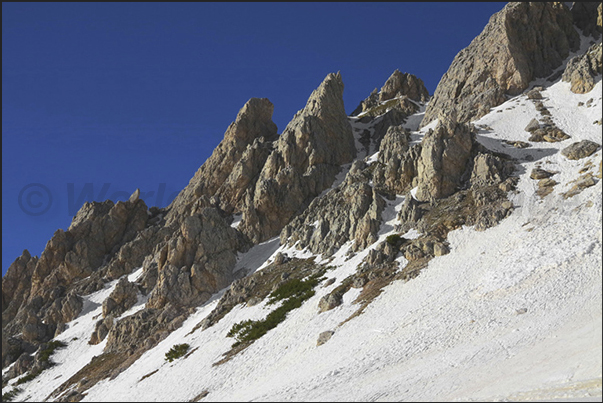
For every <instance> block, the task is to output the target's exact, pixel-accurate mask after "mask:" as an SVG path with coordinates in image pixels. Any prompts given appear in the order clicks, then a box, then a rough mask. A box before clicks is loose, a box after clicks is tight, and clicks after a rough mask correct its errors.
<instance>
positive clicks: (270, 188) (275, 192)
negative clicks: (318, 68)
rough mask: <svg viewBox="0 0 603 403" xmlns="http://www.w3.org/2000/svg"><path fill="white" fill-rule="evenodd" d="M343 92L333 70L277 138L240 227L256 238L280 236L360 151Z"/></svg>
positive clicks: (250, 193) (251, 191)
mask: <svg viewBox="0 0 603 403" xmlns="http://www.w3.org/2000/svg"><path fill="white" fill-rule="evenodd" d="M342 96H343V82H342V80H341V75H340V74H339V73H337V74H329V75H328V76H327V77H326V78H325V80H324V81H323V82H322V84H321V85H320V86H319V87H318V88H317V89H316V90H314V92H312V95H311V96H310V98H309V99H308V102H307V104H306V107H305V108H304V109H303V110H301V111H299V112H298V113H297V114H296V115H295V117H294V118H293V120H291V122H290V123H289V124H288V125H287V127H286V128H285V130H284V131H283V133H282V134H281V136H280V137H279V138H278V140H276V141H275V142H274V144H273V145H274V150H273V151H272V152H271V153H270V155H269V156H268V159H267V160H266V163H265V165H264V166H263V168H262V170H261V172H260V174H259V178H258V180H257V182H256V184H255V187H254V188H251V189H249V190H248V191H247V193H246V199H245V202H244V208H243V218H242V222H241V224H240V225H239V227H238V228H239V230H240V231H241V232H243V233H244V234H245V235H247V236H248V237H249V238H250V239H251V240H252V241H253V242H254V243H257V242H261V241H264V240H266V239H268V238H270V237H272V236H275V235H277V234H278V233H279V232H280V231H281V229H282V228H283V227H284V226H285V224H287V223H288V222H289V220H291V218H293V217H294V216H295V215H297V214H299V213H300V212H301V211H302V210H303V209H304V208H305V207H307V205H308V204H309V203H310V201H311V200H312V199H313V198H314V197H316V196H318V195H319V194H320V193H321V192H322V191H323V190H325V189H326V188H328V187H329V186H331V184H332V183H333V180H334V179H335V175H336V174H337V173H338V172H339V171H340V167H341V165H343V164H346V163H349V162H351V161H352V160H353V158H354V157H355V156H356V148H355V145H354V138H353V135H352V128H351V126H350V123H349V122H348V119H347V115H346V113H345V109H344V105H343V98H342Z"/></svg>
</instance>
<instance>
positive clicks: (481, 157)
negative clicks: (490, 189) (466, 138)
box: [470, 152, 513, 186]
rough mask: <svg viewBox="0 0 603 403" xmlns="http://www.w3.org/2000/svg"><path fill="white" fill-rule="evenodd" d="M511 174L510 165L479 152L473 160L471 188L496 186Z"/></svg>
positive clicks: (495, 157) (491, 155)
mask: <svg viewBox="0 0 603 403" xmlns="http://www.w3.org/2000/svg"><path fill="white" fill-rule="evenodd" d="M512 172H513V165H512V164H510V163H508V162H507V161H504V160H503V159H501V158H500V157H498V156H495V155H493V154H489V153H481V152H480V153H478V154H477V155H476V156H475V158H474V160H473V171H472V172H471V179H470V182H471V185H472V186H490V185H498V184H500V183H502V182H504V181H505V179H507V178H508V177H509V175H511V173H512Z"/></svg>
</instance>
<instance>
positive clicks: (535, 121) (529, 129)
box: [525, 118, 540, 132]
mask: <svg viewBox="0 0 603 403" xmlns="http://www.w3.org/2000/svg"><path fill="white" fill-rule="evenodd" d="M539 128H540V123H539V122H538V119H536V118H534V119H532V120H530V123H528V125H527V126H526V128H525V131H526V132H532V131H534V130H536V129H539Z"/></svg>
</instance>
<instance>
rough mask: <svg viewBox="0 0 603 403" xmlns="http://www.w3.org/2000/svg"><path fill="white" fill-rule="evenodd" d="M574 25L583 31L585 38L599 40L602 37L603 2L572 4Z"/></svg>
mask: <svg viewBox="0 0 603 403" xmlns="http://www.w3.org/2000/svg"><path fill="white" fill-rule="evenodd" d="M571 10H572V16H573V18H574V24H576V26H577V27H578V28H580V29H581V30H582V33H583V34H584V35H585V36H591V35H592V36H594V37H595V38H599V37H600V35H601V2H599V1H593V2H590V1H588V2H587V1H585V2H581V1H580V2H578V1H576V2H574V3H572V8H571Z"/></svg>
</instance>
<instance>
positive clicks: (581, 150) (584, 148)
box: [561, 140, 600, 160]
mask: <svg viewBox="0 0 603 403" xmlns="http://www.w3.org/2000/svg"><path fill="white" fill-rule="evenodd" d="M599 147H600V145H599V144H597V143H595V142H593V141H590V140H582V141H578V142H576V143H573V144H572V145H570V146H568V147H566V148H564V149H563V150H561V155H563V156H564V157H566V158H567V159H570V160H579V159H582V158H586V157H588V156H590V155H592V154H594V153H595V152H596V151H597V150H598V149H599Z"/></svg>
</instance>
